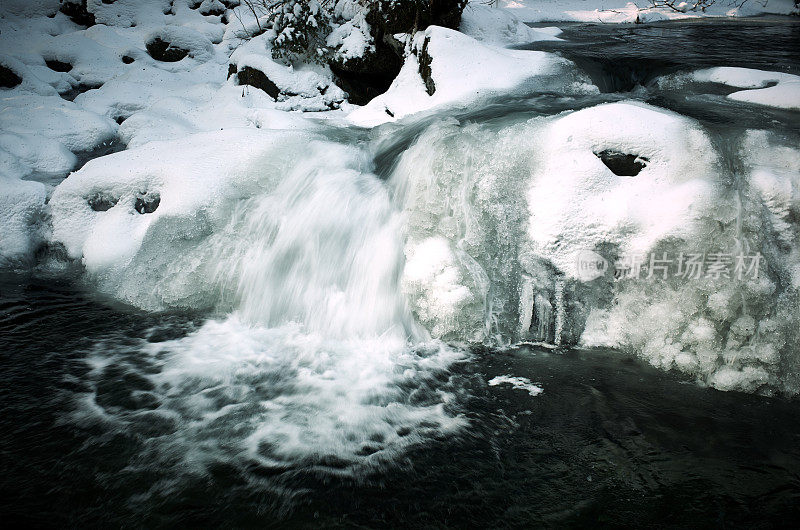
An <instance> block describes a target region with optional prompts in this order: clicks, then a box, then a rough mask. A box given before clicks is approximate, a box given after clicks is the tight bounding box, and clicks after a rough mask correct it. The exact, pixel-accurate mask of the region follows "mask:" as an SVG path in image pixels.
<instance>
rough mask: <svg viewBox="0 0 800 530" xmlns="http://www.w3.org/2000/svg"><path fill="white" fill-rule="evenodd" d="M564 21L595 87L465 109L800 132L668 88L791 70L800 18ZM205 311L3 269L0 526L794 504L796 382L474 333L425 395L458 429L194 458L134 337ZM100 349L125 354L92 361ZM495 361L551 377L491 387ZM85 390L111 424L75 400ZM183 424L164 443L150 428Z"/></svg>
mask: <svg viewBox="0 0 800 530" xmlns="http://www.w3.org/2000/svg"><path fill="white" fill-rule="evenodd" d="M563 37H565V38H566V39H567V41H565V42H563V43H538V44H536V45H535V46H533V47H534V48H535V49H546V50H548V51H555V52H557V53H561V54H563V55H564V56H565V57H568V58H570V59H572V60H573V61H575V62H576V63H577V64H578V65H579V66H581V68H583V69H584V70H585V71H586V72H587V73H588V74H589V75H590V76H591V77H592V78H593V81H594V82H595V83H596V84H597V85H598V86H600V87H601V89H602V92H603V93H602V94H600V95H594V96H591V97H586V98H584V99H581V98H577V99H571V100H568V101H567V100H565V99H564V98H559V97H556V96H554V95H550V94H530V95H528V96H526V97H521V98H515V99H513V100H510V99H505V100H496V101H492V102H489V103H487V104H486V105H482V106H481V107H480V108H472V109H470V110H468V111H459V112H458V113H457V117H458V118H459V119H464V120H471V121H478V122H482V123H486V124H492V123H497V124H498V126H501V125H507V124H508V123H511V122H513V121H515V120H523V119H528V118H530V117H532V116H536V115H548V114H555V113H558V112H561V111H564V110H569V109H574V108H581V107H586V106H590V105H594V104H597V103H598V102H602V101H615V100H620V99H624V98H635V99H641V100H644V101H647V102H649V103H652V104H654V105H659V106H662V107H666V108H670V109H673V110H676V111H678V112H681V113H683V114H685V115H689V116H692V117H694V118H696V119H698V120H700V121H701V122H702V123H703V125H704V126H706V127H707V128H709V130H712V131H717V132H718V133H719V135H720V137H721V138H724V136H725V135H726V134H728V132H729V131H731V130H737V131H741V130H743V129H744V128H748V127H754V126H759V125H760V126H762V127H764V126H768V127H769V128H770V129H772V130H774V131H777V132H779V133H780V134H783V135H785V136H786V137H787V138H789V139H797V138H798V133H799V129H800V123H798V113H797V112H793V111H778V110H768V109H763V108H755V107H753V106H749V107H748V106H743V105H741V104H735V105H734V104H731V103H730V102H728V101H726V100H725V98H724V95H725V93H726V92H725V91H724V90H721V91H720V89H719V88H717V90H718V92H717V93H716V94H713V93H712V94H710V95H709V94H708V93H705V92H704V93H703V94H700V93H694V92H691V91H685V90H684V91H679V90H668V89H663V90H662V89H660V88H659V87H658V86H657V84H656V83H655V80H656V79H657V78H658V77H659V76H663V75H668V74H674V73H676V72H680V71H682V70H684V69H685V70H687V71H688V70H689V69H691V68H692V67H697V66H712V65H713V66H726V65H727V66H748V67H754V68H763V69H768V70H776V71H784V72H789V73H795V74H798V73H800V62H798V55H797V50H798V49H800V46H798V44H800V41H799V39H800V24H798V23H795V22H788V21H786V20H784V19H772V20H756V21H746V22H737V23H731V24H728V23H718V22H715V23H707V22H705V23H672V24H657V25H636V26H634V25H626V26H618V25H586V24H571V25H567V26H565V34H564V35H563ZM732 91H733V90H730V91H729V92H732ZM425 126H426V122H425V121H422V122H419V123H417V124H412V125H410V126H409V128H408V130H407V131H405V132H404V134H402V135H398V137H397V140H396V141H395V142H393V143H391V145H390V144H387V145H386V146H385V147H384V148H383V149H382V150H381V151H380V152H379V153H378V154H377V155H376V156H377V159H376V165H377V173H378V174H379V175H385V174H388V173H389V172H390V170H391V167H392V165H393V163H394V161H395V160H396V158H397V156H398V154H400V153H402V151H403V150H404V149H405V148H406V147H407V146H408V145H409V144H410V143H411V142H413V140H414V139H415V138H416V137H417V136H418V135H419V134H420V132H421V131H422V130H423V129H424V128H425ZM208 317H209V315H206V314H194V313H168V314H164V313H147V312H143V311H139V310H135V309H131V308H128V307H122V306H119V305H117V304H115V303H113V302H111V301H109V300H106V299H103V298H101V297H100V296H99V295H97V294H96V293H94V292H93V291H92V289H91V287H89V286H87V285H85V284H84V283H83V282H82V281H81V280H80V279H79V277H78V276H76V275H73V274H62V275H58V276H55V277H54V276H52V275H43V274H40V273H36V272H34V273H6V274H3V275H2V276H0V380H1V382H0V411H2V414H0V470H1V472H0V514H2V515H0V520H2V521H3V524H4V525H8V526H15V527H16V526H26V527H122V526H134V527H163V526H179V525H180V526H187V527H208V526H225V527H234V528H239V527H260V528H263V527H268V528H269V527H319V526H325V527H370V528H372V527H431V528H435V527H456V528H460V527H480V528H486V527H532V526H559V527H575V526H581V527H582V526H592V527H595V526H600V527H619V526H623V527H637V528H638V527H659V528H661V527H708V526H712V527H756V528H772V527H784V526H789V525H790V524H791V523H790V522H791V521H792V520H797V519H798V516H800V402H798V401H797V399H796V398H787V397H764V396H758V395H749V394H742V393H736V392H728V393H726V392H720V391H717V390H713V389H708V388H702V387H700V386H698V385H697V384H695V382H694V381H689V380H685V379H682V378H681V377H680V376H678V375H676V374H673V373H664V372H661V371H658V370H656V369H654V368H652V367H650V366H649V365H647V364H645V363H643V362H641V361H639V360H635V359H631V358H629V357H627V356H626V355H623V354H622V353H619V352H614V351H605V350H591V351H588V350H586V351H585V350H567V351H550V350H546V349H541V348H534V347H526V346H523V347H518V348H511V349H507V350H495V349H486V348H483V347H479V346H474V347H472V348H470V349H468V351H467V352H466V353H465V355H466V356H465V357H464V358H463V359H462V360H461V361H459V362H455V363H453V364H452V365H450V366H449V368H447V369H446V370H441V371H438V372H435V374H434V376H433V379H432V382H430V385H429V386H430V388H428V390H427V392H429V393H436V392H437V391H439V390H442V389H444V390H446V391H447V392H448V395H450V396H452V399H451V400H450V401H449V402H448V403H447V405H446V412H447V413H448V414H449V415H451V416H460V417H462V418H464V419H465V420H467V424H466V426H465V427H463V428H461V429H459V430H457V431H456V432H454V433H449V434H438V435H432V436H430V437H427V438H425V439H422V440H421V441H420V442H419V443H416V444H413V445H412V446H411V447H410V448H409V449H408V450H407V451H404V452H402V453H400V454H398V455H396V456H395V457H394V458H391V459H388V460H376V461H375V462H374V463H373V464H371V465H364V466H361V467H359V468H358V469H357V470H356V471H353V470H352V469H349V468H348V469H345V468H346V467H347V466H345V465H343V464H342V463H341V462H337V461H336V460H335V459H330V458H326V457H324V455H323V456H322V457H319V458H316V459H312V460H298V461H296V462H283V463H282V464H281V465H279V466H269V465H264V463H263V462H258V461H251V460H247V459H242V458H235V459H226V458H218V459H216V460H213V459H212V461H211V463H209V464H207V465H205V466H204V467H203V468H202V471H200V472H198V471H197V470H196V469H194V468H192V469H188V467H186V464H185V462H191V461H192V458H191V455H188V456H187V454H185V453H187V452H191V450H192V444H193V443H198V444H200V445H202V444H210V443H211V442H210V441H209V439H211V438H219V439H225V436H224V434H220V433H214V432H210V433H209V434H208V436H207V437H205V438H200V440H201V441H200V442H194V441H191V440H190V442H191V443H183V442H185V440H177V441H176V440H175V439H174V438H175V436H176V435H175V432H176V429H175V427H174V426H170V425H169V424H168V422H166V420H164V423H160V421H161V420H156V419H155V416H151V415H148V414H147V413H148V412H150V411H153V410H155V409H157V408H158V407H159V404H158V402H157V401H156V400H154V399H153V398H152V390H153V388H152V386H153V383H152V382H151V380H150V379H149V376H150V375H153V374H156V375H157V374H158V372H159V371H160V370H161V369H162V365H160V364H159V363H158V362H157V360H158V354H156V355H155V357H154V359H155V360H151V361H147V360H143V359H141V358H140V357H138V356H137V354H136V351H137V349H141V348H142V347H143V346H142V345H143V344H144V345H145V346H147V347H150V346H152V345H155V346H156V347H157V346H158V345H159V344H162V343H166V342H169V341H173V340H174V339H180V338H182V337H185V336H187V335H189V334H191V333H193V332H195V331H196V330H198V329H199V328H200V327H201V325H202V324H203V322H204V321H205V320H206V319H207V318H208ZM156 350H157V348H156ZM103 356H107V357H108V358H110V359H113V361H112V362H110V363H108V364H102V363H100V364H98V361H97V359H98V358H103ZM497 376H513V377H521V378H525V379H527V380H530V382H532V383H535V384H536V385H537V386H538V387H540V388H542V389H543V392H542V393H540V394H538V395H532V394H531V393H529V392H528V391H527V390H526V389H524V388H523V389H519V388H513V387H512V386H510V385H508V384H498V385H490V384H489V381H491V380H492V379H493V378H495V377H497ZM262 383H263V382H254V383H253V384H254V385H256V384H262ZM212 390H213V389H209V391H212ZM417 390H419V391H420V392H417ZM421 390H422V389H404V390H403V391H402V392H401V395H402V396H405V397H403V398H401V399H405V400H406V401H409V402H412V401H414V400H422V401H424V400H425V399H427V398H426V397H425V395H424V394H425V392H422V391H421ZM90 393H91V394H92V395H94V399H95V402H96V403H97V405H98V407H100V408H101V409H102V410H103V411H105V413H106V414H108V415H109V417H108V418H107V419H106V420H102V421H98V420H97V419H96V418H95V419H94V420H93V421H85V418H83V419H82V416H81V415H80V414H79V413H78V412H77V411H79V410H80V406H79V401H80V396H85V395H87V394H90ZM534 393H535V392H534ZM167 395H169V393H168V394H167ZM187 406H188V405H187ZM187 414H188V413H187ZM98 415H101V416H102V413H98ZM111 416H113V417H111ZM120 418H122V420H120ZM162 420H163V418H162ZM312 421H313V420H312ZM177 432H180V431H177ZM169 436H172V437H173V439H172V442H171V445H169V446H164V445H159V444H156V443H154V440H157V439H163V438H165V437H169ZM378 442H379V440H378V441H376V443H378ZM217 445H220V446H222V453H221V454H223V455H224V454H226V453H225V449H226V448H225V447H224V445H225V444H224V443H217ZM215 447H216V446H215ZM170 451H172V452H170Z"/></svg>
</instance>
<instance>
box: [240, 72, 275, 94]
mask: <svg viewBox="0 0 800 530" xmlns="http://www.w3.org/2000/svg"><path fill="white" fill-rule="evenodd" d="M236 78H237V80H238V81H239V84H240V85H250V86H251V87H255V88H258V89H259V90H263V91H264V92H266V93H267V94H268V95H269V96H270V97H271V98H273V99H278V95H280V93H281V91H280V89H279V88H278V85H276V84H275V83H273V82H272V81H271V80H270V78H269V77H267V75H266V74H265V73H264V72H262V71H261V70H256V69H255V68H250V67H249V66H245V67H244V68H242V69H241V70H239V72H238V73H237V75H236Z"/></svg>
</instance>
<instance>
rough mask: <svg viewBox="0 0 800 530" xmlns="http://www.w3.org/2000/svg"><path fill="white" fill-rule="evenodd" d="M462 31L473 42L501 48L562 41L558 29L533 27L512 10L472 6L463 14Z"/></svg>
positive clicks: (474, 4)
mask: <svg viewBox="0 0 800 530" xmlns="http://www.w3.org/2000/svg"><path fill="white" fill-rule="evenodd" d="M459 31H461V32H462V33H464V34H465V35H469V36H470V37H472V38H473V39H476V40H479V41H481V42H485V43H488V44H495V45H498V46H518V45H520V44H527V43H529V42H536V41H542V40H561V39H559V38H558V37H557V36H556V35H558V34H559V33H561V30H560V29H558V28H536V29H534V28H531V27H530V26H527V25H526V24H525V23H524V22H522V21H521V20H520V19H519V18H517V16H516V15H515V14H514V13H513V12H512V11H507V10H503V9H496V8H493V7H490V6H487V5H483V4H478V3H471V4H468V5H467V7H466V8H464V12H463V13H462V14H461V25H460V27H459Z"/></svg>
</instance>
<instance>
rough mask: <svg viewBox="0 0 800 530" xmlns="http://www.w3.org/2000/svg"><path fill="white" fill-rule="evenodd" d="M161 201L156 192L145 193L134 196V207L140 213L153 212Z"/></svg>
mask: <svg viewBox="0 0 800 530" xmlns="http://www.w3.org/2000/svg"><path fill="white" fill-rule="evenodd" d="M160 203H161V196H160V195H159V194H158V193H147V194H144V195H140V196H139V197H136V202H135V203H134V205H133V207H134V209H135V210H136V211H137V212H139V213H140V214H146V213H153V212H155V211H156V209H157V208H158V205H159V204H160Z"/></svg>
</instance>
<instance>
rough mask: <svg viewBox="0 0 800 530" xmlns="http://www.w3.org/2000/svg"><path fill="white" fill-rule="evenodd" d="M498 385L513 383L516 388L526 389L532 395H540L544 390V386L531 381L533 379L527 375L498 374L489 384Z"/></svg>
mask: <svg viewBox="0 0 800 530" xmlns="http://www.w3.org/2000/svg"><path fill="white" fill-rule="evenodd" d="M498 385H511V386H512V387H513V388H515V389H516V390H525V391H526V392H527V393H528V394H530V395H531V396H538V395H539V394H541V393H542V392H544V388H542V387H541V386H539V385H537V384H535V383H531V380H530V379H527V378H525V377H515V376H511V375H498V376H497V377H493V378H492V379H491V380H489V386H498Z"/></svg>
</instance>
